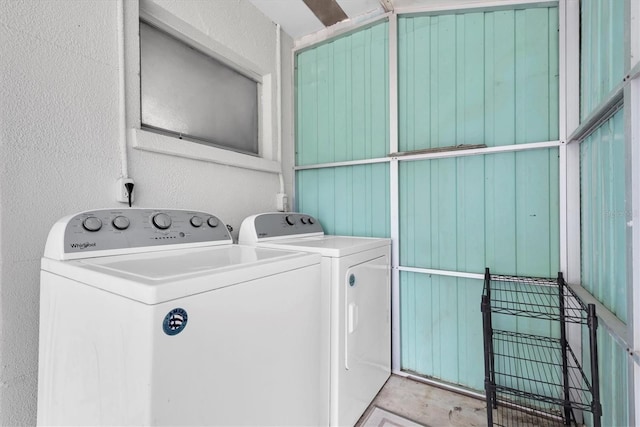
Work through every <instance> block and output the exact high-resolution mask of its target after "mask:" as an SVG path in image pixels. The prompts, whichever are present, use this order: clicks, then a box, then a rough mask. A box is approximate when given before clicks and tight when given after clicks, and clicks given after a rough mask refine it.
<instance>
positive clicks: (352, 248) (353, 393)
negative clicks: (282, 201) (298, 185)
mask: <svg viewBox="0 0 640 427" xmlns="http://www.w3.org/2000/svg"><path fill="white" fill-rule="evenodd" d="M239 243H241V244H247V245H257V246H259V247H262V248H270V249H286V250H294V251H306V252H312V253H317V254H320V255H322V273H321V276H322V279H321V282H322V288H323V294H322V298H323V299H322V305H323V312H324V315H325V318H324V325H325V328H324V330H323V334H324V336H325V342H326V343H327V348H326V349H325V356H326V357H327V359H328V362H327V363H328V364H329V371H330V377H329V383H330V384H329V390H330V395H329V402H330V403H329V408H330V416H329V419H330V425H332V426H353V425H354V424H355V423H356V422H357V421H358V419H359V418H360V416H361V415H362V414H363V412H364V411H365V410H366V409H367V407H368V405H369V404H370V403H371V402H372V400H373V399H374V398H375V396H376V394H377V393H378V392H379V391H380V389H381V388H382V386H383V385H384V383H385V382H386V381H387V379H388V378H389V375H390V374H391V314H390V311H391V307H390V299H391V289H390V283H391V278H390V258H391V253H390V252H391V240H390V239H384V238H367V237H350V236H330V235H325V234H324V231H323V229H322V226H321V224H320V223H319V222H318V221H317V220H316V219H315V218H314V217H312V216H310V215H305V214H299V213H280V212H279V213H263V214H259V215H253V216H251V217H248V218H246V219H245V220H244V221H243V222H242V225H241V226H240V233H239Z"/></svg>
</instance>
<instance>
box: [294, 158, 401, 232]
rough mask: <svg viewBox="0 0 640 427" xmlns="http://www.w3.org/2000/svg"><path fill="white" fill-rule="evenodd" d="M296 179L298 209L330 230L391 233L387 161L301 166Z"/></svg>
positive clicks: (326, 229) (326, 230)
mask: <svg viewBox="0 0 640 427" xmlns="http://www.w3.org/2000/svg"><path fill="white" fill-rule="evenodd" d="M296 179H297V183H296V185H297V188H296V190H297V191H296V192H297V210H298V211H299V212H305V213H308V214H310V215H313V216H315V217H317V218H318V219H319V220H320V222H321V223H322V226H323V227H324V230H325V232H326V233H327V234H338V235H345V236H365V237H389V236H390V223H391V220H390V210H389V164H388V163H376V164H369V165H357V166H344V167H336V168H322V169H307V170H300V171H297V172H296Z"/></svg>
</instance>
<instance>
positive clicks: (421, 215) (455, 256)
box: [399, 148, 559, 277]
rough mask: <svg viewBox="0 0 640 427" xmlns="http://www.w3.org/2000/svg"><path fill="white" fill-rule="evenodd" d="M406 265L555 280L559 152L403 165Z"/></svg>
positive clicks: (402, 241)
mask: <svg viewBox="0 0 640 427" xmlns="http://www.w3.org/2000/svg"><path fill="white" fill-rule="evenodd" d="M399 182H400V195H399V197H400V263H401V265H403V266H410V267H422V268H433V269H439V270H452V271H464V272H474V273H482V272H483V271H484V268H485V266H489V267H490V268H491V269H492V271H493V272H494V273H496V274H510V275H524V276H539V277H555V276H556V275H557V272H558V269H559V211H558V197H559V195H558V150H557V149H555V148H553V149H540V150H532V151H523V152H515V153H513V152H512V153H501V154H491V155H483V156H469V157H460V158H455V159H438V160H422V161H412V162H403V163H401V164H400V180H399Z"/></svg>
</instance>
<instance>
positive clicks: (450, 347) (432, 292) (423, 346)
mask: <svg viewBox="0 0 640 427" xmlns="http://www.w3.org/2000/svg"><path fill="white" fill-rule="evenodd" d="M481 295H482V281H481V280H471V279H459V278H455V277H445V276H435V275H426V274H416V273H409V272H404V271H403V272H400V304H401V306H400V316H401V319H400V325H401V342H402V350H401V354H402V369H403V370H408V371H413V372H416V373H419V374H427V375H429V376H432V377H435V378H439V379H441V380H444V381H447V382H450V383H454V384H460V385H463V386H466V387H469V388H472V389H475V390H482V389H483V387H484V385H483V384H484V382H483V381H484V370H483V369H484V368H483V366H484V362H483V360H484V359H483V351H482V349H483V344H482V315H481V313H480V298H481Z"/></svg>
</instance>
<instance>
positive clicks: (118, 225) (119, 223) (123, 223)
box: [111, 215, 130, 230]
mask: <svg viewBox="0 0 640 427" xmlns="http://www.w3.org/2000/svg"><path fill="white" fill-rule="evenodd" d="M111 224H113V227H114V228H115V229H117V230H126V229H127V228H129V224H130V223H129V218H127V217H126V216H122V215H118V216H117V217H115V218H113V221H111Z"/></svg>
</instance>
